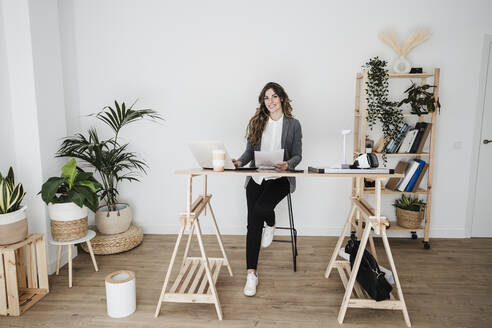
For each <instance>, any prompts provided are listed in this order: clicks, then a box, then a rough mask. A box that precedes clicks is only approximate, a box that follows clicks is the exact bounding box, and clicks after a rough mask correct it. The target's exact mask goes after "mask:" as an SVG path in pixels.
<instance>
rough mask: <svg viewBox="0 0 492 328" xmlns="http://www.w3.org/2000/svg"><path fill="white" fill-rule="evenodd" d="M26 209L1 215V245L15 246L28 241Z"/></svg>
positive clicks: (24, 207) (23, 207)
mask: <svg viewBox="0 0 492 328" xmlns="http://www.w3.org/2000/svg"><path fill="white" fill-rule="evenodd" d="M26 209H27V207H26V206H22V208H20V209H18V210H17V211H15V212H11V213H6V214H0V245H9V244H15V243H18V242H19V241H23V240H24V239H26V237H27V216H26ZM0 265H1V261H0Z"/></svg>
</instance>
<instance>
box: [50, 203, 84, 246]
mask: <svg viewBox="0 0 492 328" xmlns="http://www.w3.org/2000/svg"><path fill="white" fill-rule="evenodd" d="M48 212H49V214H50V219H51V220H50V226H51V236H52V237H53V240H54V241H72V240H76V239H80V238H82V237H84V236H85V235H86V234H87V214H88V210H87V207H85V206H84V207H79V206H77V205H76V204H74V203H60V204H51V203H50V204H49V205H48Z"/></svg>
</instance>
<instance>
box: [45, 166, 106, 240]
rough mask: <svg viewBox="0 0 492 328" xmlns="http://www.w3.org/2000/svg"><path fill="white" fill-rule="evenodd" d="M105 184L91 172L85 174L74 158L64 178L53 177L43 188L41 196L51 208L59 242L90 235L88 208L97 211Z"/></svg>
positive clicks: (56, 238) (51, 218) (53, 229)
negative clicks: (100, 193) (102, 187)
mask: <svg viewBox="0 0 492 328" xmlns="http://www.w3.org/2000/svg"><path fill="white" fill-rule="evenodd" d="M100 189H101V184H100V183H99V182H97V181H96V179H94V177H93V176H92V173H91V172H84V171H83V170H82V169H80V168H78V167H77V163H76V161H75V159H73V158H72V159H71V160H70V161H69V162H68V163H67V164H65V166H64V167H63V168H62V175H61V177H51V178H49V179H48V180H47V181H46V182H45V183H44V184H43V186H42V188H41V191H40V192H39V193H40V194H41V197H42V199H43V201H44V202H45V203H46V205H48V213H49V216H50V226H51V235H52V237H53V240H56V241H71V240H76V239H79V238H82V237H84V236H85V235H86V234H87V214H88V209H90V210H91V211H93V212H95V211H96V209H97V206H98V204H99V196H98V192H99V191H100Z"/></svg>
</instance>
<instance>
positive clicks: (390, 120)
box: [363, 57, 403, 164]
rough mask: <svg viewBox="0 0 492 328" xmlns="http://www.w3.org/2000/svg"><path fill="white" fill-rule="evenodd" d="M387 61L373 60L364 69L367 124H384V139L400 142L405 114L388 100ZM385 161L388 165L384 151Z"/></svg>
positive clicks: (371, 125) (375, 58)
mask: <svg viewBox="0 0 492 328" xmlns="http://www.w3.org/2000/svg"><path fill="white" fill-rule="evenodd" d="M386 64H387V63H386V61H385V60H382V59H379V57H374V58H371V59H370V60H369V61H368V62H367V63H366V64H365V65H364V66H363V68H366V69H367V70H368V71H367V76H368V81H367V83H366V84H367V88H366V95H367V122H368V125H369V127H370V128H371V130H372V128H373V126H374V125H375V124H376V123H377V122H378V121H379V122H381V124H382V130H383V137H384V138H385V139H386V140H392V139H394V140H395V141H399V140H398V137H399V132H400V128H401V125H402V124H403V114H402V111H401V109H400V108H399V107H398V106H397V103H396V102H393V101H390V100H389V99H388V97H389V96H388V94H389V91H388V84H389V83H388V70H387V69H386ZM383 160H384V163H385V164H386V161H387V159H386V154H385V151H384V150H383Z"/></svg>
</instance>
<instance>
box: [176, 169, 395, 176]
mask: <svg viewBox="0 0 492 328" xmlns="http://www.w3.org/2000/svg"><path fill="white" fill-rule="evenodd" d="M174 174H183V175H227V176H229V175H232V176H253V175H258V176H269V177H273V176H276V177H333V178H336V177H340V178H357V177H359V178H360V177H366V178H403V174H401V173H393V174H389V173H311V172H307V170H305V171H304V172H289V171H283V172H282V171H276V170H257V171H248V170H240V171H235V170H225V171H224V172H215V171H214V170H206V169H201V168H198V169H186V170H176V171H174Z"/></svg>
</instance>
